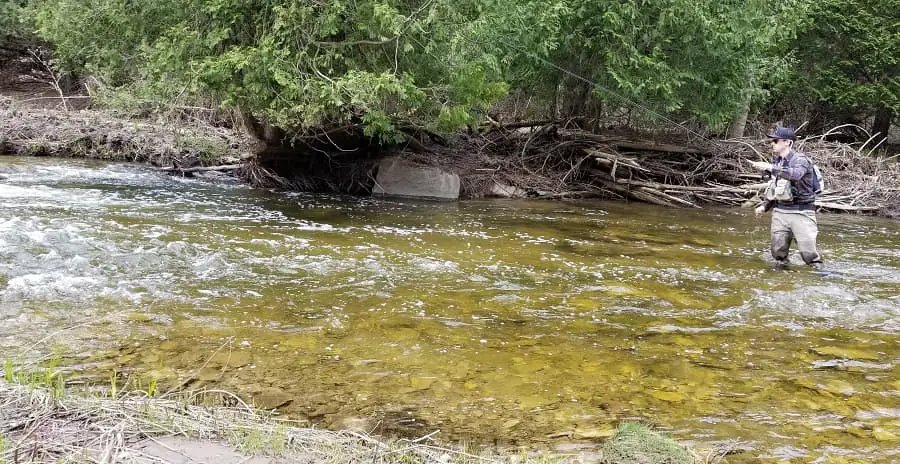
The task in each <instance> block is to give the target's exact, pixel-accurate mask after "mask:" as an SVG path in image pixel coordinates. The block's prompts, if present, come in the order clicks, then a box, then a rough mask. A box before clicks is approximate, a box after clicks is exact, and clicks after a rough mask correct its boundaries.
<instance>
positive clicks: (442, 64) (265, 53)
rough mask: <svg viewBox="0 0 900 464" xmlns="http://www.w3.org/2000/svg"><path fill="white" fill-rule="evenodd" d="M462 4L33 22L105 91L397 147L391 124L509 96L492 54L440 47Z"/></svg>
mask: <svg viewBox="0 0 900 464" xmlns="http://www.w3.org/2000/svg"><path fill="white" fill-rule="evenodd" d="M465 3H466V2H462V4H460V3H459V2H452V1H450V0H421V1H404V0H356V1H346V0H322V1H317V2H310V1H306V0H290V1H275V0H249V1H244V0H159V1H157V0H131V1H129V0H89V1H76V0H47V1H46V2H44V3H43V5H42V7H41V9H40V14H39V16H38V23H39V25H40V26H41V32H42V34H43V35H44V36H45V37H47V38H48V39H50V40H51V41H52V42H53V43H54V44H55V45H56V47H57V52H58V53H59V54H60V55H61V56H62V58H63V60H64V61H63V62H64V63H65V64H67V65H68V66H70V67H73V68H80V69H83V70H84V71H85V72H88V73H92V74H95V75H96V76H97V77H98V78H100V79H101V80H103V81H105V82H107V83H109V84H111V85H121V84H126V83H128V82H134V81H142V82H148V83H150V84H151V85H153V86H154V87H155V88H156V90H157V92H158V93H159V94H160V95H163V96H167V97H171V96H173V95H212V96H215V97H216V98H218V99H220V100H221V101H223V102H224V103H225V104H227V105H232V106H234V107H237V108H240V109H241V110H242V111H246V112H249V113H252V114H254V115H255V116H257V117H259V118H261V119H264V120H266V121H269V122H271V123H273V124H275V125H277V126H279V127H281V128H283V129H287V130H288V131H293V132H296V131H300V130H303V129H304V128H308V127H312V126H318V125H326V124H347V123H354V122H361V123H362V124H363V126H364V127H365V130H366V133H367V134H368V135H373V136H376V135H377V136H379V137H382V138H383V139H384V140H387V141H393V140H397V139H399V138H400V137H402V131H403V129H404V128H405V127H401V126H398V125H397V123H396V122H397V121H404V124H405V125H406V126H412V127H424V128H432V129H442V130H453V129H456V128H458V127H460V126H461V125H464V124H467V123H472V122H475V121H476V115H477V114H478V113H479V112H483V111H484V110H486V108H487V107H488V106H489V105H490V104H491V103H492V102H493V101H494V100H496V99H497V98H498V97H499V96H501V95H502V94H503V93H504V92H505V89H506V86H505V84H504V83H503V82H502V81H501V80H500V76H499V73H498V69H497V66H496V63H495V62H493V61H492V60H491V58H490V57H488V56H477V55H472V54H469V53H466V52H465V50H463V49H461V48H459V47H456V48H455V49H453V46H452V44H449V43H447V42H442V41H445V40H446V39H447V38H448V37H449V36H450V35H452V28H454V27H456V25H457V24H459V23H461V22H464V21H466V20H467V19H468V16H467V15H468V14H477V11H478V9H477V8H475V7H471V5H475V4H476V3H475V2H472V3H471V4H470V5H469V7H466V5H465ZM451 49H452V50H451ZM451 51H452V52H454V53H450V52H451Z"/></svg>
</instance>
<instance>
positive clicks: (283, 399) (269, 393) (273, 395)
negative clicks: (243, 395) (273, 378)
mask: <svg viewBox="0 0 900 464" xmlns="http://www.w3.org/2000/svg"><path fill="white" fill-rule="evenodd" d="M293 400H294V397H293V396H291V395H289V394H288V393H287V392H285V391H284V390H282V389H280V388H276V387H269V388H266V389H263V391H261V392H260V393H258V394H256V395H254V396H253V404H254V405H255V406H256V407H258V408H260V409H265V410H270V409H276V408H278V407H281V406H284V405H286V404H288V403H290V402H291V401H293Z"/></svg>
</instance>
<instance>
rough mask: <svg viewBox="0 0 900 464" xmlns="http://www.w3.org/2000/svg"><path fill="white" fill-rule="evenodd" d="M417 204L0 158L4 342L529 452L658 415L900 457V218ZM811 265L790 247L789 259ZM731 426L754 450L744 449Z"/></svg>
mask: <svg viewBox="0 0 900 464" xmlns="http://www.w3.org/2000/svg"><path fill="white" fill-rule="evenodd" d="M820 235H821V237H820V251H821V252H822V253H823V254H824V256H825V257H826V260H827V264H828V266H829V268H830V269H832V270H834V271H835V274H833V275H831V276H824V277H823V276H819V275H816V274H814V273H812V272H811V271H810V270H808V269H806V268H805V267H804V266H801V265H795V266H793V267H792V268H791V270H789V271H787V272H775V271H771V270H770V269H771V263H770V262H769V260H768V257H767V247H768V219H767V218H766V219H757V218H754V217H753V215H752V212H750V211H743V210H737V209H704V210H673V209H662V208H657V207H652V206H648V205H641V204H626V203H605V202H589V201H579V202H533V201H467V202H460V203H419V202H413V201H405V200H381V199H371V198H350V197H336V196H319V195H305V194H293V195H291V194H283V193H273V192H268V191H262V190H253V189H250V188H248V187H246V186H243V185H239V184H237V183H224V184H223V183H214V182H209V181H202V180H193V179H180V178H173V177H167V176H165V175H163V174H159V173H156V172H154V171H152V170H149V169H147V168H144V167H141V166H135V165H128V164H109V163H99V162H90V161H84V160H61V159H36V158H9V157H3V158H0V354H2V357H3V358H6V359H13V360H17V361H21V360H28V359H36V358H40V357H42V356H46V355H48V354H51V353H62V354H63V355H64V356H65V360H66V363H67V364H68V365H69V366H70V368H71V369H73V370H74V373H73V375H76V376H82V377H87V378H96V379H100V382H101V383H102V382H104V381H106V380H104V379H108V378H109V375H110V374H109V373H110V372H113V371H115V372H118V373H119V375H120V376H121V377H122V378H123V379H124V378H128V379H130V380H131V381H132V382H134V379H141V382H142V383H143V384H145V385H146V383H148V382H149V381H150V379H158V380H159V382H160V384H161V385H162V386H163V387H164V389H165V388H173V387H179V388H188V389H204V388H221V389H227V390H230V391H233V392H235V393H237V394H238V395H240V396H241V397H242V398H244V399H245V400H246V401H248V402H250V401H252V402H255V403H256V404H258V405H261V406H264V407H272V408H274V407H277V408H278V413H279V414H281V415H283V416H287V417H293V418H296V419H298V420H300V421H302V422H304V423H308V424H310V425H316V426H319V427H330V428H346V427H351V428H363V429H365V430H367V431H374V432H376V433H383V434H386V435H394V434H397V435H403V436H410V437H415V436H423V435H426V434H429V433H432V432H434V431H436V430H439V431H440V432H438V433H437V434H436V435H434V436H435V437H436V438H438V439H442V440H454V441H465V442H468V443H485V444H487V443H496V444H500V445H505V446H523V447H527V448H532V449H572V448H573V447H577V446H581V445H583V446H590V445H591V444H593V443H596V442H598V441H599V440H601V439H602V438H603V437H605V436H608V435H609V434H610V432H611V430H612V429H613V428H614V427H615V425H616V424H618V423H619V422H621V421H623V420H642V421H645V422H648V423H650V424H653V425H654V426H656V427H658V428H660V429H663V430H666V431H668V432H670V433H671V434H672V435H673V436H674V437H675V438H678V439H680V440H684V441H688V442H691V443H693V444H695V445H696V446H698V447H701V448H702V447H711V446H716V445H722V444H725V443H732V444H736V447H737V449H738V450H740V451H742V452H740V453H738V454H735V455H733V456H730V457H729V462H744V461H747V462H757V461H758V460H762V461H781V460H791V459H794V460H799V461H802V462H829V461H830V460H833V459H841V458H846V459H867V460H870V461H878V462H891V461H895V460H897V459H900V457H898V455H900V438H898V437H900V376H898V363H900V349H898V343H897V336H898V333H900V223H897V222H896V221H890V220H883V219H877V218H869V217H859V216H847V215H822V216H820ZM793 258H794V260H795V261H799V257H798V256H794V257H793ZM733 441H737V442H736V443H733Z"/></svg>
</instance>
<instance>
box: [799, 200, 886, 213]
mask: <svg viewBox="0 0 900 464" xmlns="http://www.w3.org/2000/svg"><path fill="white" fill-rule="evenodd" d="M815 205H816V206H818V207H820V208H827V209H834V210H839V211H851V212H864V211H878V210H880V209H881V206H854V205H845V204H842V203H832V202H827V201H817V202H816V203H815Z"/></svg>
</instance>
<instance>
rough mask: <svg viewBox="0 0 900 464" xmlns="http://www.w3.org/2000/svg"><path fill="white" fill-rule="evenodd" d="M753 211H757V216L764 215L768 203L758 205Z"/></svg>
mask: <svg viewBox="0 0 900 464" xmlns="http://www.w3.org/2000/svg"><path fill="white" fill-rule="evenodd" d="M753 212H754V213H756V217H760V216H762V214H763V213H765V212H766V204H765V203H763V204H761V205H759V206H757V207H756V209H755V210H753Z"/></svg>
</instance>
